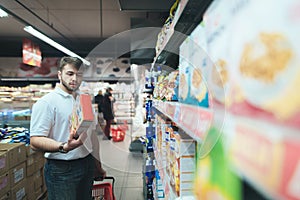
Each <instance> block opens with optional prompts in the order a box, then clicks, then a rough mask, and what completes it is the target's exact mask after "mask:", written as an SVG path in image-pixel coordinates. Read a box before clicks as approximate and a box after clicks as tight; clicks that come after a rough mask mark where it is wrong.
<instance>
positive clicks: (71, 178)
mask: <svg viewBox="0 0 300 200" xmlns="http://www.w3.org/2000/svg"><path fill="white" fill-rule="evenodd" d="M82 76H83V69H82V61H81V60H80V59H78V58H75V57H63V58H62V59H61V61H60V64H59V71H58V78H59V80H60V83H59V84H58V86H57V87H56V88H55V89H54V91H52V92H50V93H48V94H46V95H45V96H43V97H42V98H41V99H39V100H38V101H37V102H36V103H35V104H34V105H33V108H32V114H31V123H30V145H31V148H32V149H34V150H40V151H44V152H45V157H46V159H47V162H46V163H45V166H44V175H45V182H46V186H47V191H48V199H49V200H57V199H60V200H66V199H70V200H74V199H78V200H82V199H91V198H92V197H91V194H92V187H93V180H94V176H95V175H96V176H98V177H102V178H103V177H104V176H105V175H106V172H105V171H104V170H103V169H102V166H101V162H100V157H99V143H98V140H97V138H96V136H95V134H94V133H92V132H91V131H89V130H88V131H87V132H85V133H82V134H80V136H79V137H77V138H76V137H75V133H73V132H71V133H70V116H71V114H72V109H73V104H74V102H75V98H76V95H77V94H78V88H79V86H80V84H81V82H82ZM83 144H93V145H90V148H89V147H88V146H89V145H83ZM92 154H93V155H92Z"/></svg>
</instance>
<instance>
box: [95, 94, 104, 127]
mask: <svg viewBox="0 0 300 200" xmlns="http://www.w3.org/2000/svg"><path fill="white" fill-rule="evenodd" d="M103 98H104V96H103V94H102V90H99V91H98V94H97V95H96V96H95V98H94V102H95V104H97V107H98V123H99V125H100V126H101V128H102V125H104V118H103V111H102V106H103Z"/></svg>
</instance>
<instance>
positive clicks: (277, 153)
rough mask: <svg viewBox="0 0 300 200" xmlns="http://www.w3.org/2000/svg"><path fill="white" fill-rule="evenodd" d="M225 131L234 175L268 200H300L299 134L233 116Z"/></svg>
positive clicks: (255, 120) (273, 125)
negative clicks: (299, 182) (299, 181)
mask: <svg viewBox="0 0 300 200" xmlns="http://www.w3.org/2000/svg"><path fill="white" fill-rule="evenodd" d="M231 117H232V118H231V119H230V121H231V122H234V124H231V125H230V128H225V135H226V137H227V139H228V142H229V146H230V147H229V155H230V158H231V160H230V163H231V165H232V167H233V172H235V173H236V174H237V175H238V176H240V177H241V178H242V179H243V180H245V181H246V182H248V183H249V184H250V185H251V186H252V187H253V188H255V189H256V190H257V191H258V192H260V193H261V194H262V195H263V196H265V197H266V198H267V199H269V198H270V199H300V190H299V184H298V181H296V180H299V178H300V155H299V153H296V152H300V135H299V130H297V129H293V128H290V127H283V126H280V125H277V124H273V123H269V122H266V121H262V120H259V119H254V118H246V117H240V116H234V115H232V116H231Z"/></svg>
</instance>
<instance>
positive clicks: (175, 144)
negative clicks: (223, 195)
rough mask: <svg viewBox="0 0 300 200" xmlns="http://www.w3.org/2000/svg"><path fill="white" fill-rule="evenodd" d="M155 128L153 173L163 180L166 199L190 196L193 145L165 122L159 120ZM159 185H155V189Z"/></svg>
mask: <svg viewBox="0 0 300 200" xmlns="http://www.w3.org/2000/svg"><path fill="white" fill-rule="evenodd" d="M157 124H158V125H157V126H156V127H157V132H156V134H157V135H156V140H155V145H154V146H155V157H156V159H157V160H156V165H157V166H156V169H157V170H158V171H159V175H160V176H159V177H161V180H163V185H164V188H163V190H164V194H165V199H175V198H177V197H185V196H190V195H192V194H193V187H194V185H193V182H194V172H195V170H196V141H195V140H193V138H191V137H190V136H189V135H187V134H185V133H184V132H178V131H177V127H176V126H172V124H170V122H168V120H164V119H162V118H161V117H158V119H157ZM175 127H176V129H175ZM159 179H160V178H157V180H159ZM159 185H160V184H159V183H156V186H157V188H158V186H159ZM159 190H161V187H160V188H159ZM159 192H161V191H159ZM173 197H174V198H173Z"/></svg>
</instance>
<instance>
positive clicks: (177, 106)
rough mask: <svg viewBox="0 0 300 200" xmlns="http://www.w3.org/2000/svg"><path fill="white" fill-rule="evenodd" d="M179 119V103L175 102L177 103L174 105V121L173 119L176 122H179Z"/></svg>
mask: <svg viewBox="0 0 300 200" xmlns="http://www.w3.org/2000/svg"><path fill="white" fill-rule="evenodd" d="M179 119H180V105H179V104H177V105H176V106H175V112H174V121H175V122H176V123H178V122H179Z"/></svg>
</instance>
